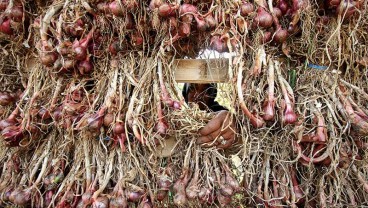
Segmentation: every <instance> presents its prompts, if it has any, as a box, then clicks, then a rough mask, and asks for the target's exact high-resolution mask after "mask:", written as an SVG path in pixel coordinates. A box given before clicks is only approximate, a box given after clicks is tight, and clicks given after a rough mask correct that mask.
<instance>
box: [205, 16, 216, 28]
mask: <svg viewBox="0 0 368 208" xmlns="http://www.w3.org/2000/svg"><path fill="white" fill-rule="evenodd" d="M204 20H205V21H206V23H207V25H208V27H209V28H211V29H213V28H216V27H217V21H216V19H215V18H214V17H213V16H212V14H209V15H207V16H206V17H205V18H204Z"/></svg>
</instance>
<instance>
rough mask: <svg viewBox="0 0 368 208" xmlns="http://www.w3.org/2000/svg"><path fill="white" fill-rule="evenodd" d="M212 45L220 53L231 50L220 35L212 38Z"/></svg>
mask: <svg viewBox="0 0 368 208" xmlns="http://www.w3.org/2000/svg"><path fill="white" fill-rule="evenodd" d="M210 47H211V49H213V50H215V51H217V52H219V53H223V52H229V48H228V47H227V44H226V42H224V41H223V40H221V38H220V36H218V35H215V36H213V37H212V38H211V42H210Z"/></svg>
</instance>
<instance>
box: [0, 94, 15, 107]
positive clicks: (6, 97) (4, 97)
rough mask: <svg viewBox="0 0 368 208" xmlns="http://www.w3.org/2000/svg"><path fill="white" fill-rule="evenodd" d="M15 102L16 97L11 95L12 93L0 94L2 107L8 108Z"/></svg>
mask: <svg viewBox="0 0 368 208" xmlns="http://www.w3.org/2000/svg"><path fill="white" fill-rule="evenodd" d="M14 102H15V97H14V96H12V95H10V93H6V92H5V93H1V94H0V105H1V106H7V105H10V104H13V103H14Z"/></svg>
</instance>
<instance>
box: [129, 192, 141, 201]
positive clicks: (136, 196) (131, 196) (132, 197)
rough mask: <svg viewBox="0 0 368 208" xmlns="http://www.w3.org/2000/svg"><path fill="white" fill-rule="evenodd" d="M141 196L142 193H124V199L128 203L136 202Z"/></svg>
mask: <svg viewBox="0 0 368 208" xmlns="http://www.w3.org/2000/svg"><path fill="white" fill-rule="evenodd" d="M142 196H143V193H141V192H137V191H128V190H127V191H126V197H127V199H128V201H130V202H138V201H139V200H140V199H141V198H142Z"/></svg>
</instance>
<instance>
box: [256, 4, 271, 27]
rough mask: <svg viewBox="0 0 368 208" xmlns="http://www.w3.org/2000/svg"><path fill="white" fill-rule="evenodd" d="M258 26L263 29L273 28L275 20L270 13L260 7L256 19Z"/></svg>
mask: <svg viewBox="0 0 368 208" xmlns="http://www.w3.org/2000/svg"><path fill="white" fill-rule="evenodd" d="M254 21H255V23H256V25H259V26H260V27H263V28H269V27H271V26H272V23H273V19H272V16H271V14H270V13H268V12H267V11H266V10H264V8H262V7H258V10H257V16H256V17H255V18H254Z"/></svg>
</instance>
